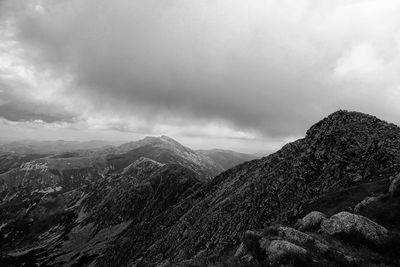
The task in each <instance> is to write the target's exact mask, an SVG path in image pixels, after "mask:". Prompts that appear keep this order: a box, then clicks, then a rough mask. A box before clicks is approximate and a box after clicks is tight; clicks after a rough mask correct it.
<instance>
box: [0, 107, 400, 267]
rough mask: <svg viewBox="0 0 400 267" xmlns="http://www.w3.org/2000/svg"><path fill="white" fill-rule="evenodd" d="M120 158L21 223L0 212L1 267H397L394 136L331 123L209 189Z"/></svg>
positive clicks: (185, 170)
mask: <svg viewBox="0 0 400 267" xmlns="http://www.w3.org/2000/svg"><path fill="white" fill-rule="evenodd" d="M146 149H147V148H145V149H144V150H146ZM142 150H143V148H142V149H141V150H140V151H142ZM163 151H165V150H163ZM129 153H130V152H127V154H126V155H127V157H122V158H121V157H112V158H108V159H111V160H113V161H114V162H116V164H114V166H116V167H115V168H114V170H118V172H116V171H114V172H113V171H111V172H110V171H108V172H104V173H103V172H99V171H97V172H96V173H98V174H99V177H96V179H95V180H96V182H91V183H88V184H86V183H85V182H84V181H86V180H85V179H78V180H76V179H73V181H82V186H81V187H79V188H80V189H79V190H69V191H68V192H63V193H62V197H52V196H53V195H52V194H54V195H57V196H60V194H56V193H54V192H48V193H47V194H46V197H45V198H42V197H43V196H42V195H41V198H39V199H38V201H39V202H37V203H38V204H36V206H32V207H29V206H28V207H26V208H24V209H22V211H23V212H21V209H17V208H16V207H15V205H11V206H9V207H4V206H3V207H2V208H8V209H10V210H11V211H10V212H14V213H10V214H9V215H10V216H11V215H12V216H11V217H12V218H15V219H13V221H12V222H8V223H7V224H6V225H2V226H1V229H0V232H1V240H0V241H1V244H2V245H1V247H0V249H1V252H2V255H1V261H2V262H1V263H2V265H14V266H19V265H21V264H30V263H36V264H41V265H52V266H57V265H59V266H61V265H74V264H75V265H78V266H81V265H91V266H157V265H158V266H210V265H211V266H240V265H243V266H267V265H278V266H279V265H286V266H313V265H315V266H351V265H354V266H382V265H383V266H385V265H386V266H398V265H399V264H400V262H399V253H398V252H399V243H400V242H399V238H398V231H399V230H400V229H399V227H400V201H399V200H400V199H399V194H398V187H399V178H398V177H399V176H398V174H399V173H400V129H399V127H397V126H395V125H393V124H389V123H386V122H384V121H381V120H379V119H377V118H375V117H373V116H369V115H366V114H362V113H357V112H346V111H338V112H335V113H333V114H331V115H330V116H329V117H327V118H325V119H323V120H322V121H320V122H318V123H317V124H315V125H314V126H312V127H311V128H310V130H308V131H307V134H306V137H305V138H303V139H300V140H297V141H295V142H293V143H290V144H287V145H286V146H284V147H283V148H282V149H281V150H280V151H278V152H276V153H274V154H272V155H270V156H268V157H265V158H262V159H260V160H252V161H249V162H246V163H244V164H241V165H239V166H236V167H233V168H231V169H229V170H227V171H225V172H223V173H222V174H220V175H218V176H216V177H215V178H213V179H212V180H210V181H208V180H207V179H205V178H204V177H202V172H201V171H198V172H196V169H193V167H191V165H187V166H182V165H181V164H179V162H178V164H170V163H172V162H167V161H166V159H171V160H172V159H173V158H169V157H168V154H167V153H162V154H157V153H156V154H157V155H162V157H159V159H160V160H157V159H154V158H152V160H150V159H146V158H140V157H137V156H136V155H138V154H129ZM129 155H131V157H129ZM117 163H118V164H117ZM119 163H121V164H119ZM102 166H103V165H102V164H96V165H95V166H94V167H95V168H96V170H102ZM74 177H75V176H74ZM84 177H87V175H86V176H85V175H83V176H82V178H84ZM91 177H93V175H92V176H91ZM60 207H61V208H60ZM10 216H9V217H7V218H11V217H10ZM35 216H37V217H35ZM299 219H300V220H299ZM27 225H28V226H29V227H26V226H27ZM16 226H18V227H16ZM24 229H29V231H28V232H24Z"/></svg>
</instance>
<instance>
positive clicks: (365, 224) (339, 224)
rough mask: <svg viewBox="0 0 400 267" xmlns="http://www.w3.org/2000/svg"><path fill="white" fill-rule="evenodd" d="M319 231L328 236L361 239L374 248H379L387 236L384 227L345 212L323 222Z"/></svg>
mask: <svg viewBox="0 0 400 267" xmlns="http://www.w3.org/2000/svg"><path fill="white" fill-rule="evenodd" d="M321 229H322V231H323V232H325V233H327V234H329V235H338V236H346V237H350V238H353V239H359V238H361V239H364V240H366V241H368V242H370V243H372V244H374V245H376V246H381V245H382V244H383V243H384V241H385V239H386V237H387V235H388V230H387V229H386V228H385V227H383V226H381V225H379V224H377V223H375V222H373V221H371V220H370V219H368V218H366V217H364V216H361V215H356V214H352V213H350V212H345V211H344V212H340V213H338V214H335V215H333V216H332V217H331V218H329V219H327V220H325V221H323V222H322V223H321ZM353 241H356V240H353Z"/></svg>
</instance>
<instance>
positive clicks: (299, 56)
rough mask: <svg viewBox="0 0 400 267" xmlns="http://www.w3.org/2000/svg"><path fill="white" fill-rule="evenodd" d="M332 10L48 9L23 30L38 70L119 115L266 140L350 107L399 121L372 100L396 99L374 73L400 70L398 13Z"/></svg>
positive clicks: (27, 14) (42, 7) (32, 8)
mask: <svg viewBox="0 0 400 267" xmlns="http://www.w3.org/2000/svg"><path fill="white" fill-rule="evenodd" d="M322 2H323V4H321V5H320V4H319V3H318V1H299V4H294V3H290V4H284V3H280V1H254V2H252V3H248V2H245V1H236V0H235V1H205V2H203V1H178V0H176V1H153V0H148V1H98V0H96V1H94V0H93V1H66V2H61V3H60V2H54V1H38V2H31V3H30V4H29V5H23V4H21V5H23V6H24V8H22V9H21V10H20V11H16V13H14V15H15V17H16V19H15V20H14V22H13V23H15V27H16V29H17V35H16V39H17V40H18V42H20V43H21V44H23V46H24V47H25V49H26V50H27V51H29V53H27V54H26V57H27V58H29V60H30V62H33V64H35V65H36V66H37V67H38V68H49V69H51V70H52V72H54V74H55V75H65V74H66V73H67V74H68V75H71V76H72V77H73V79H72V83H71V84H69V85H68V86H69V89H68V90H69V91H70V92H71V94H74V95H79V96H80V97H82V98H84V99H87V100H88V101H90V102H91V103H92V104H93V106H94V107H95V109H97V110H101V111H106V110H108V111H109V112H110V113H112V114H118V113H119V112H121V113H123V114H132V116H138V117H141V118H144V119H146V120H149V121H157V120H162V121H163V122H164V123H165V122H166V123H168V122H169V121H174V120H179V121H181V122H182V121H183V123H182V124H183V125H184V124H185V123H184V122H185V121H188V122H193V121H212V120H224V121H227V122H228V123H231V124H232V125H233V126H234V127H235V128H237V129H244V130H246V129H255V130H257V131H260V132H261V133H262V134H264V135H266V136H288V135H301V134H303V133H304V131H305V130H306V128H307V127H308V126H309V125H311V124H312V123H313V122H315V121H316V120H318V119H320V118H321V117H322V116H324V115H327V114H329V113H330V112H333V111H335V110H336V109H339V108H348V109H358V110H360V111H364V112H370V113H376V114H377V115H379V114H381V115H382V116H384V117H385V116H386V118H387V117H390V115H388V114H389V113H388V110H387V109H386V107H385V106H384V105H381V104H377V103H372V105H371V99H374V101H378V102H379V101H381V102H382V101H383V102H385V101H387V95H385V94H383V95H382V89H381V88H378V87H385V88H392V89H391V90H398V89H396V86H397V85H398V80H396V79H395V78H394V81H393V79H392V80H390V79H389V80H390V82H379V81H373V82H372V81H371V82H369V81H368V78H367V79H366V80H365V77H371V75H372V76H373V77H374V76H379V75H380V70H379V69H374V68H372V69H371V68H370V66H376V65H377V64H375V63H379V64H380V65H382V66H383V68H385V67H387V66H389V67H390V69H394V67H396V66H398V57H397V54H396V53H398V48H396V45H395V44H394V45H392V46H388V47H385V46H381V43H387V42H386V41H387V40H389V39H390V41H393V42H396V40H395V39H393V38H394V37H393V38H392V37H391V36H389V34H387V35H385V32H383V33H382V29H383V31H385V30H386V28H387V26H388V25H389V26H390V25H396V24H395V23H396V22H398V19H397V18H396V17H395V16H391V15H393V14H392V12H394V11H393V10H396V8H397V6H396V8H394V9H393V8H389V9H388V10H389V11H388V14H389V15H388V14H386V13H384V14H383V15H382V14H380V13H379V14H378V16H377V17H376V16H370V14H369V12H372V11H373V10H376V1H369V2H368V4H367V5H361V4H359V2H358V1H353V2H351V4H352V5H353V6H352V5H350V4H349V5H343V4H341V3H343V2H341V1H338V2H336V3H337V4H332V5H330V4H329V2H325V1H322ZM360 8H361V9H360ZM359 10H361V15H358V14H359V13H360V11H359ZM363 10H364V11H365V16H364V15H363V13H362V11H363ZM357 12H358V13H357ZM384 12H386V9H385V10H384ZM351 16H358V17H357V19H359V20H360V21H362V22H363V23H364V20H365V23H364V24H363V23H358V21H357V20H356V21H355V22H354V23H350V25H349V20H350V22H351V20H352V19H354V17H351ZM382 18H384V19H385V20H384V21H383V22H382V23H381V24H382V25H381V27H380V28H379V27H378V29H374V28H372V27H369V26H370V25H369V23H371V24H374V23H376V22H377V21H379V19H382ZM389 26H388V27H389ZM346 27H348V29H346ZM365 27H367V28H369V29H368V32H364V31H365ZM378 30H379V31H378ZM396 31H398V27H394V29H391V28H389V29H388V33H391V32H396ZM392 39H393V40H392ZM370 40H374V41H377V42H375V43H372V44H371V42H370ZM388 43H389V42H388ZM363 45H364V46H366V47H367V48H363ZM368 47H369V48H368ZM382 47H383V48H385V49H386V48H387V50H386V52H385V53H386V54H384V55H383V56H384V57H383V61H382V60H381V58H382V54H381V50H382ZM360 53H361V55H358V54H360ZM392 54H393V55H394V54H396V56H393V57H391V55H392ZM357 57H360V58H363V59H366V60H365V62H364V63H365V64H361V65H357V64H358V62H359V59H358V58H357ZM385 57H386V59H385ZM379 64H378V67H379ZM388 73H390V71H389V72H388ZM393 88H395V89H393ZM385 90H386V89H385ZM15 114H18V112H15ZM16 116H17V115H16ZM56 117H57V116H56ZM50 120H51V119H50Z"/></svg>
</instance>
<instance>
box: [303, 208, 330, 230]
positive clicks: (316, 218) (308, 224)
mask: <svg viewBox="0 0 400 267" xmlns="http://www.w3.org/2000/svg"><path fill="white" fill-rule="evenodd" d="M326 218H327V217H326V215H325V214H323V213H322V212H319V211H312V212H310V213H309V214H307V215H306V216H304V218H303V219H301V220H300V221H299V222H298V223H299V230H301V231H303V230H311V229H318V228H319V227H320V225H321V222H322V221H323V220H325V219H326Z"/></svg>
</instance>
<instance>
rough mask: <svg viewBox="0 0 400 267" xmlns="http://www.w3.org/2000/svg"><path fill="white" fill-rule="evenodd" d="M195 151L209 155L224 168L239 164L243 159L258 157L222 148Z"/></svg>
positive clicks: (248, 159)
mask: <svg viewBox="0 0 400 267" xmlns="http://www.w3.org/2000/svg"><path fill="white" fill-rule="evenodd" d="M196 152H198V153H200V154H202V155H205V156H207V157H209V158H210V159H212V160H213V161H214V162H215V163H216V164H218V165H219V166H221V168H223V169H225V170H227V169H230V168H232V167H234V166H236V165H239V164H241V163H243V162H245V161H250V160H253V159H257V158H260V157H257V156H255V155H250V154H245V153H238V152H235V151H232V150H223V149H209V150H196Z"/></svg>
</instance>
